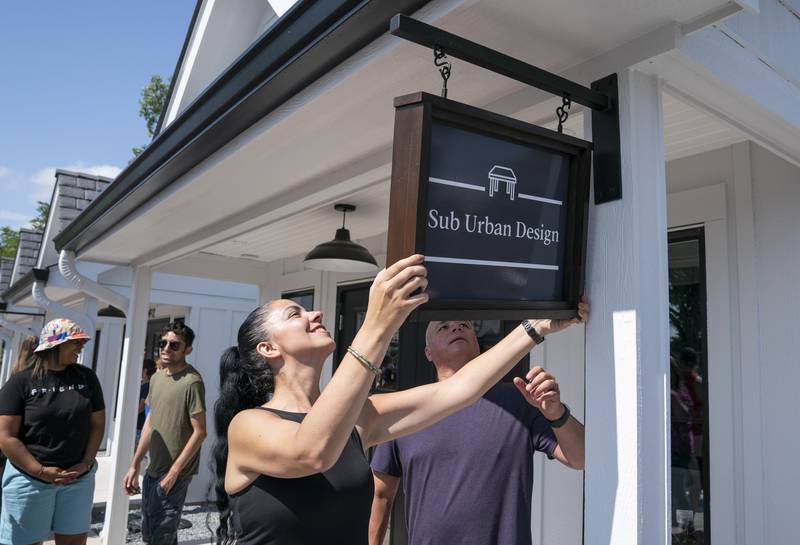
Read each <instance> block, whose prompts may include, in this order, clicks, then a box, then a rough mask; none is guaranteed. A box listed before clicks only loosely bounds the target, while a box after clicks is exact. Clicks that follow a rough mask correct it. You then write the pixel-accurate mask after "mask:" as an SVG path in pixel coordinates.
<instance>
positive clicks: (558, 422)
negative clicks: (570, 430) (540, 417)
mask: <svg viewBox="0 0 800 545" xmlns="http://www.w3.org/2000/svg"><path fill="white" fill-rule="evenodd" d="M561 404H562V405H564V414H562V415H561V416H559V417H558V418H556V419H555V420H550V419H549V418H547V417H545V420H547V421H548V422H550V427H551V428H560V427H561V426H563V425H564V424H566V423H567V420H569V415H570V412H569V407H568V406H567V404H566V403H564V402H563V401H562V402H561Z"/></svg>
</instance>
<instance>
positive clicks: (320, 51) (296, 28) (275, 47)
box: [55, 0, 731, 265]
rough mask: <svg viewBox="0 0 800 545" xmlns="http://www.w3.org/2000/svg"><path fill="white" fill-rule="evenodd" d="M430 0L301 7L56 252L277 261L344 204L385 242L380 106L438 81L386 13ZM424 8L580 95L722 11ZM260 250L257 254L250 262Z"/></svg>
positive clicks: (363, 229)
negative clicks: (202, 254) (391, 30)
mask: <svg viewBox="0 0 800 545" xmlns="http://www.w3.org/2000/svg"><path fill="white" fill-rule="evenodd" d="M426 3H427V2H422V1H416V2H411V1H404V2H376V1H374V0H373V1H371V2H369V1H363V2H342V1H340V2H320V3H319V4H325V5H326V6H328V8H329V9H330V8H331V5H333V4H336V5H340V6H342V7H341V9H340V10H339V11H336V13H334V14H330V15H329V17H328V18H327V19H325V18H323V17H321V14H320V13H319V12H318V11H315V7H314V6H311V5H307V4H310V3H305V4H303V5H298V8H300V7H303V8H304V9H297V10H295V11H294V12H292V15H293V17H291V18H289V19H287V20H285V21H281V23H280V24H278V25H276V26H274V27H273V28H272V29H271V30H270V31H269V32H268V33H267V34H266V35H265V36H263V37H262V38H261V39H260V40H259V41H258V42H257V43H256V44H254V45H253V47H251V48H250V49H249V50H248V51H247V52H245V53H244V54H243V55H242V57H240V58H239V59H238V60H237V61H236V62H235V63H234V64H233V65H232V66H231V67H230V68H229V69H228V70H227V71H226V72H225V73H224V74H223V75H222V76H221V77H220V78H219V79H218V80H217V81H215V83H214V84H212V85H211V86H210V87H209V89H207V90H206V92H205V93H204V94H203V95H201V96H200V98H199V99H198V100H197V101H196V102H195V103H194V104H192V105H191V106H189V107H188V108H187V109H186V111H184V112H183V113H182V114H181V116H180V117H179V118H178V119H176V120H175V121H174V122H173V123H171V124H170V125H169V126H168V127H166V128H165V129H164V132H163V133H162V134H161V135H159V136H158V137H157V138H156V139H155V140H154V141H153V143H152V144H151V146H150V147H149V148H148V149H147V150H145V152H144V153H143V154H142V155H141V156H140V157H139V158H137V160H136V161H134V162H133V163H132V164H131V165H130V166H129V167H128V169H126V170H125V171H123V173H122V174H120V176H119V177H118V179H117V180H116V181H115V182H114V184H112V186H111V187H110V188H109V189H108V190H106V191H105V192H104V193H103V194H102V195H101V197H100V198H98V199H97V200H96V201H95V202H94V203H93V204H92V206H91V207H89V208H88V209H87V210H86V211H85V212H84V213H83V214H81V216H79V217H78V218H76V220H75V221H74V222H73V223H72V224H71V225H70V226H68V228H67V229H65V230H64V231H63V232H62V233H61V234H60V235H59V236H58V237H57V238H56V239H55V243H56V247H57V248H59V249H61V248H67V249H70V250H73V251H75V252H76V253H78V255H79V257H81V258H84V259H89V260H94V261H97V262H104V263H139V264H147V265H158V264H160V263H165V262H167V261H169V260H172V259H178V258H181V257H185V256H187V255H192V254H195V253H197V252H199V251H207V252H209V253H212V254H217V255H223V256H226V257H237V258H238V257H242V258H245V257H247V258H250V257H253V259H256V260H259V261H262V262H263V261H272V260H273V259H268V258H266V257H265V256H271V257H272V258H275V256H276V255H277V254H276V253H274V252H273V253H270V252H272V251H273V250H274V249H275V247H276V245H277V244H280V245H282V246H283V248H281V250H282V251H283V250H284V249H285V248H290V249H291V250H292V251H293V253H290V254H284V255H295V254H298V253H301V252H303V251H307V250H308V249H310V248H311V247H312V246H313V245H314V244H316V243H318V242H322V241H324V240H327V239H329V238H331V235H332V233H333V229H332V228H331V225H329V223H330V222H335V221H337V218H336V217H335V216H334V214H333V208H332V206H329V205H332V204H333V202H336V201H337V200H340V199H341V198H343V197H347V198H348V199H350V198H351V197H355V200H354V201H353V202H354V204H357V205H358V206H359V210H358V211H357V212H356V213H355V214H354V215H353V217H352V220H351V218H350V217H348V227H351V230H352V231H353V234H354V237H356V238H363V237H369V236H374V235H377V234H379V233H382V232H384V231H385V229H386V214H385V208H386V202H385V201H386V200H387V195H388V177H389V172H390V167H391V165H390V161H391V119H392V108H391V99H392V97H393V96H396V95H400V94H405V93H408V92H413V91H418V90H419V89H420V88H425V89H431V88H432V86H437V85H438V84H439V81H438V74H437V73H436V72H435V70H434V69H433V67H432V64H431V62H430V54H429V52H426V51H425V50H423V49H422V48H420V47H419V46H416V45H412V44H408V43H405V42H402V41H401V40H399V39H397V38H394V37H391V36H386V35H385V34H386V31H387V29H388V22H389V20H390V19H391V17H392V16H393V15H394V14H395V13H397V12H406V13H411V12H413V11H414V10H415V9H417V8H418V7H420V6H423V5H424V4H426ZM345 4H346V5H347V6H349V9H347V7H346V6H345ZM389 4H391V5H390V6H389ZM427 4H429V5H427V6H424V9H423V12H424V13H426V14H427V16H428V19H427V22H430V23H432V24H436V25H437V26H442V28H445V29H446V30H448V31H451V32H455V33H460V34H462V35H463V36H465V37H467V38H469V39H472V40H475V41H477V42H480V43H484V44H486V45H487V46H490V47H494V48H496V49H498V50H500V51H504V52H507V53H508V54H511V55H516V56H518V57H519V58H522V59H523V60H525V61H526V62H531V63H533V64H537V65H539V66H541V67H543V68H545V69H548V70H551V71H554V72H557V73H561V74H562V75H564V76H566V77H569V78H570V79H574V80H575V81H578V82H580V83H583V84H586V83H588V82H590V81H591V80H592V79H597V78H600V77H602V76H605V75H607V74H608V73H611V72H614V71H617V70H620V69H623V68H625V67H628V66H632V65H635V64H636V63H641V62H643V61H645V60H646V59H650V58H652V57H654V56H657V55H660V54H662V53H664V52H665V51H669V50H671V49H673V48H674V47H675V46H676V43H677V40H678V38H679V36H680V27H681V25H683V24H685V23H686V22H691V21H693V20H695V19H702V20H703V21H704V22H712V21H714V20H716V19H715V17H717V18H721V17H725V16H727V15H729V14H730V13H731V11H730V10H731V8H730V4H728V3H727V2H723V1H718V0H703V1H701V2H698V3H695V4H692V5H691V6H688V5H687V4H685V3H682V2H677V1H676V2H656V1H650V0H646V1H643V2H642V4H643V5H645V4H646V6H647V9H641V10H637V11H635V12H630V11H629V10H627V8H626V7H625V2H622V1H619V2H616V1H615V2H613V4H614V8H613V9H612V8H609V7H600V6H596V5H591V4H590V5H588V6H584V7H582V8H580V9H578V8H576V7H574V6H572V7H571V6H566V5H559V6H558V7H552V8H548V10H545V11H542V10H538V9H537V7H536V6H533V7H531V6H527V7H521V6H519V5H508V4H505V3H503V2H500V1H499V0H433V1H431V2H430V3H427ZM317 5H318V4H315V6H317ZM614 10H617V11H619V10H622V11H620V12H619V14H618V15H616V16H612V14H610V13H609V11H614ZM623 12H624V13H623ZM415 16H417V17H420V18H423V17H422V16H421V15H419V14H415ZM323 19H324V20H323ZM423 20H424V18H423ZM314 22H316V23H317V26H316V27H314V28H311V27H313V26H314ZM532 29H537V30H541V32H538V31H537V32H533V30H532ZM567 31H568V32H567ZM287 33H288V36H287V35H286V34H287ZM455 70H456V72H455V73H454V78H453V79H451V82H450V83H451V94H452V96H453V98H456V99H457V100H461V101H464V102H467V103H470V104H474V105H479V106H483V107H486V108H487V109H490V110H493V111H496V112H498V113H503V114H506V115H512V116H515V117H519V118H521V119H524V120H526V121H531V122H542V121H543V120H544V119H546V117H547V116H554V111H555V105H553V107H552V108H550V106H549V104H548V102H547V98H548V96H547V95H544V96H543V95H542V94H541V93H539V94H537V92H536V91H535V90H530V89H528V88H525V87H523V86H521V85H520V84H518V83H516V82H513V81H511V80H508V79H506V78H502V77H499V76H497V75H495V74H492V73H489V72H486V71H483V70H480V69H477V68H475V67H471V66H470V65H467V64H466V63H460V62H457V64H456V67H455ZM457 82H460V83H457ZM464 82H469V84H466V83H464ZM453 91H455V92H453ZM537 101H538V102H537ZM542 101H545V102H542ZM550 102H552V101H550ZM298 166H301V167H302V168H298ZM190 171H191V172H190ZM328 208H330V214H327V215H326V212H327V211H328ZM329 220H330V221H329ZM351 222H352V223H351ZM256 230H258V231H260V232H261V233H260V235H258V236H256V235H255V234H253V235H252V236H247V233H253V232H254V231H256ZM287 233H290V234H291V236H287ZM241 235H245V236H241ZM267 236H268V237H269V238H270V239H272V241H271V242H270V243H268V244H265V243H264V239H265V237H267ZM257 243H261V245H260V247H261V248H262V249H263V250H264V251H263V252H259V253H260V255H258V256H252V255H251V254H254V253H257V252H250V251H249V248H250V247H251V246H253V245H255V244H257ZM237 248H238V250H237ZM277 257H281V256H280V255H277Z"/></svg>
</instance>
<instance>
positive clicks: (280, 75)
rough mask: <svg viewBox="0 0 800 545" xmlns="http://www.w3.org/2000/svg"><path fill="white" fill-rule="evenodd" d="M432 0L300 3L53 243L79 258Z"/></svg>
mask: <svg viewBox="0 0 800 545" xmlns="http://www.w3.org/2000/svg"><path fill="white" fill-rule="evenodd" d="M429 1H430V0H394V1H392V2H381V1H377V0H361V1H354V0H330V1H316V0H302V2H301V3H300V4H299V5H298V6H297V7H296V8H295V9H293V10H291V11H290V12H289V13H287V14H286V16H285V17H284V18H282V19H281V20H280V21H279V22H278V23H276V24H275V25H274V26H273V27H272V28H270V29H269V30H268V31H267V32H265V33H264V35H263V36H262V37H261V38H260V39H258V40H257V41H256V42H255V43H254V44H253V45H252V46H251V47H250V48H249V49H248V50H247V51H245V52H244V53H243V54H242V55H241V56H240V57H239V58H238V59H237V60H236V61H235V62H234V63H233V64H232V65H231V66H230V67H229V68H228V69H227V70H226V71H225V72H224V73H223V74H222V75H221V76H220V77H219V78H218V79H217V80H216V81H214V83H212V84H211V85H210V86H209V88H208V89H206V91H205V92H203V93H202V94H201V95H200V97H198V99H197V100H196V101H195V102H194V103H192V104H191V105H190V106H188V107H187V108H186V110H185V111H184V112H183V113H182V114H181V115H180V116H179V117H178V118H177V119H176V120H175V121H174V122H173V123H172V124H170V125H169V126H168V127H166V128H165V129H164V131H163V132H162V133H160V134H159V135H158V137H156V138H155V139H154V140H153V142H152V143H151V144H150V145H149V146H148V147H147V148H145V150H144V151H143V152H142V153H141V154H140V155H139V156H138V157H137V158H136V159H135V160H134V161H133V162H132V163H131V164H130V165H128V167H127V168H126V169H125V170H123V171H122V172H121V173H120V174H119V176H117V178H116V180H115V181H114V183H113V184H112V185H111V186H110V187H109V188H108V189H107V190H106V191H104V192H103V193H102V194H101V195H100V196H99V197H98V198H97V199H95V200H94V201H93V202H92V203H91V205H89V207H87V208H86V210H84V211H83V213H81V214H80V215H79V216H78V217H77V218H75V220H74V221H72V223H70V225H68V226H67V228H65V229H64V230H63V231H62V232H61V233H59V234H58V236H56V237H55V238H54V243H55V246H56V249H57V250H58V251H61V250H62V249H68V250H73V251H75V252H76V253H80V252H81V250H82V249H83V248H85V247H86V246H88V245H91V244H92V243H93V242H94V241H95V240H97V239H98V238H99V237H101V236H102V235H103V234H104V233H106V232H107V231H108V230H109V229H112V228H113V227H114V226H115V225H118V224H119V222H121V221H123V220H124V218H125V217H126V216H128V215H129V214H130V213H131V212H133V211H134V210H136V209H137V207H139V206H141V205H142V204H144V203H145V202H147V201H148V200H149V199H151V198H152V197H154V196H155V195H157V194H158V193H159V192H161V191H162V190H164V189H165V188H166V187H167V186H169V185H170V184H171V183H172V182H173V181H175V180H176V179H178V178H179V177H180V176H182V175H183V174H185V173H186V172H188V171H189V170H191V169H192V168H193V167H195V166H196V165H198V164H199V163H200V162H202V161H203V160H204V159H205V158H207V157H208V156H210V155H211V154H213V153H214V152H215V151H217V150H218V149H219V148H221V147H222V146H224V145H225V144H227V143H228V142H229V141H231V140H232V139H233V138H234V137H235V136H236V135H238V134H240V133H241V132H243V131H244V130H246V129H247V128H248V127H250V126H251V125H253V123H255V122H256V121H258V120H259V119H261V118H263V117H264V116H265V115H267V114H268V113H269V112H271V111H272V110H274V109H275V108H277V107H278V106H280V105H281V104H283V103H284V102H285V101H286V100H288V99H289V98H291V97H292V96H294V95H295V94H297V93H298V92H300V91H301V90H302V89H304V88H305V87H306V86H308V85H309V84H310V83H312V82H314V81H315V80H317V79H318V78H320V77H321V76H322V75H324V74H325V73H327V72H328V71H329V70H331V69H332V68H334V67H335V66H337V65H338V64H339V63H341V62H343V61H344V60H346V59H347V58H348V57H350V56H351V55H352V54H353V53H354V52H356V51H358V50H359V49H361V48H362V47H364V46H365V45H367V44H369V43H370V42H372V41H373V40H374V39H375V38H377V37H378V36H380V35H381V34H383V33H385V32H386V29H387V28H388V24H389V20H390V19H391V17H392V16H393V15H395V14H396V13H413V12H414V11H416V10H417V9H419V8H420V7H422V6H423V5H425V4H426V3H428V2H429Z"/></svg>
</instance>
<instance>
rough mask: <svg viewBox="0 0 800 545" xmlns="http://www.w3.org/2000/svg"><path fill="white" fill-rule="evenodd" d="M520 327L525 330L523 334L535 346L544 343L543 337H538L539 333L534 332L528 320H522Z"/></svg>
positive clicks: (534, 329)
mask: <svg viewBox="0 0 800 545" xmlns="http://www.w3.org/2000/svg"><path fill="white" fill-rule="evenodd" d="M522 327H523V328H524V329H525V333H527V334H528V337H530V338H531V339H533V342H535V343H536V344H542V343H543V342H544V337H543V336H542V335H539V332H538V331H536V328H535V327H533V324H532V323H531V321H530V320H522Z"/></svg>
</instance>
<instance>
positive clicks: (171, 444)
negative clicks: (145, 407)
mask: <svg viewBox="0 0 800 545" xmlns="http://www.w3.org/2000/svg"><path fill="white" fill-rule="evenodd" d="M205 398H206V391H205V386H204V385H203V378H202V377H201V376H200V373H198V372H197V370H196V369H195V368H194V367H192V366H191V365H189V366H188V367H187V368H186V369H184V370H183V371H181V372H179V373H176V374H174V375H168V374H167V372H166V371H158V372H157V373H156V374H154V375H153V377H152V378H151V379H150V393H149V394H148V396H147V400H148V404H149V405H150V415H149V417H150V465H149V466H148V467H147V474H148V475H150V476H151V477H153V478H160V477H161V476H162V475H164V474H165V473H166V472H167V471H169V468H170V467H172V463H173V462H174V461H175V459H176V458H177V457H178V456H179V455H180V453H181V451H182V450H183V447H184V446H186V443H187V442H188V441H189V437H191V435H192V422H191V417H192V415H195V414H197V413H200V412H204V411H205V410H206V400H205ZM199 463H200V449H197V452H196V453H195V454H194V456H192V458H191V459H190V460H189V462H188V463H187V464H186V466H185V467H184V468H183V470H182V471H181V474H180V477H188V476H190V475H195V474H197V468H198V465H199Z"/></svg>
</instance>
